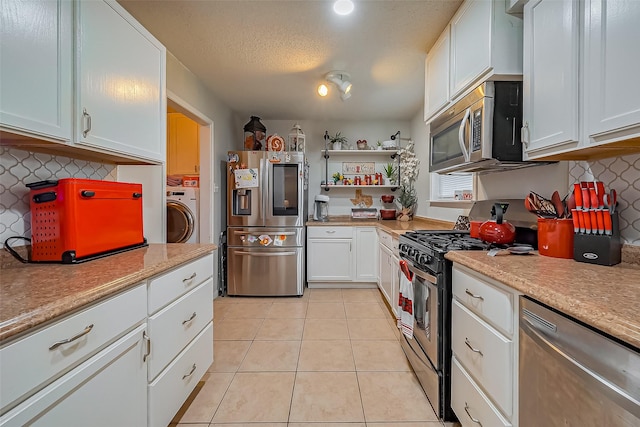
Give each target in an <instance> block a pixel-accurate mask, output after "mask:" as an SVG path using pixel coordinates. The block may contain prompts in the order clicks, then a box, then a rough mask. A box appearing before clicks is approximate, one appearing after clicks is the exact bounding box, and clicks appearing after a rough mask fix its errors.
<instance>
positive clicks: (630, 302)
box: [446, 247, 640, 348]
mask: <svg viewBox="0 0 640 427" xmlns="http://www.w3.org/2000/svg"><path fill="white" fill-rule="evenodd" d="M625 249H627V250H629V251H633V252H635V251H637V249H635V248H630V247H626V248H625ZM446 258H447V259H449V260H451V261H453V262H455V263H459V264H460V265H464V266H466V267H469V268H470V269H472V270H475V271H477V272H479V273H481V274H484V275H485V276H488V277H490V278H492V279H494V280H496V281H498V282H500V283H504V284H505V285H507V286H509V287H511V288H513V289H515V290H517V291H519V292H522V293H523V294H525V295H528V296H530V297H531V298H533V299H535V300H537V301H540V302H541V303H543V304H546V305H548V306H551V307H553V308H555V309H557V310H559V311H561V312H563V313H565V314H567V315H569V316H571V317H573V318H575V319H578V320H580V321H582V322H584V323H586V324H588V325H591V326H593V327H594V328H596V329H599V330H601V331H603V332H605V333H607V334H609V335H611V336H613V337H616V338H618V339H620V340H622V341H624V342H626V343H628V344H631V345H633V346H635V347H636V348H640V314H639V313H640V266H639V265H637V264H631V263H621V264H618V265H615V266H611V267H608V266H600V265H593V264H587V263H582V262H576V261H574V260H572V259H561V258H551V257H547V256H542V255H539V254H538V253H537V252H532V253H531V254H529V255H506V256H495V257H490V256H487V252H484V251H452V252H448V253H447V255H446Z"/></svg>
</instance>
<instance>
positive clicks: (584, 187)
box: [580, 181, 591, 211]
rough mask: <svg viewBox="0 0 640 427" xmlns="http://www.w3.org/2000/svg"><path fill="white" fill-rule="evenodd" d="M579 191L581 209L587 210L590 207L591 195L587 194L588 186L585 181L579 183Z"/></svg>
mask: <svg viewBox="0 0 640 427" xmlns="http://www.w3.org/2000/svg"><path fill="white" fill-rule="evenodd" d="M580 191H581V192H582V210H583V211H588V210H589V208H590V207H591V197H590V196H589V187H588V186H587V183H586V182H584V181H583V182H581V183H580Z"/></svg>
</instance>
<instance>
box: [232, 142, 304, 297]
mask: <svg viewBox="0 0 640 427" xmlns="http://www.w3.org/2000/svg"><path fill="white" fill-rule="evenodd" d="M307 194H308V166H307V164H306V162H305V158H304V154H303V153H299V152H272V151H231V152H229V153H228V156H227V293H228V295H251V296H285V295H302V294H303V291H304V282H305V226H304V224H305V220H306V217H307Z"/></svg>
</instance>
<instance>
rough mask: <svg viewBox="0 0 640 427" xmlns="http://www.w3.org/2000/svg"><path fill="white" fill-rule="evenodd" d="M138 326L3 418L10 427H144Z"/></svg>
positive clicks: (142, 328)
mask: <svg viewBox="0 0 640 427" xmlns="http://www.w3.org/2000/svg"><path fill="white" fill-rule="evenodd" d="M145 329H146V323H145V324H142V325H140V326H138V327H137V328H136V329H134V330H133V331H131V332H129V333H128V334H127V335H125V336H124V337H122V338H120V339H119V340H117V341H116V342H114V343H113V344H111V345H110V346H109V347H107V348H106V349H104V350H102V351H101V352H100V353H98V354H96V355H95V356H93V357H92V358H91V359H89V360H87V361H86V362H84V363H82V364H81V365H79V366H78V367H76V368H75V369H73V370H72V371H70V372H69V373H67V374H65V375H64V376H62V377H61V378H59V379H58V380H56V381H55V382H54V383H52V384H51V385H49V386H48V387H46V388H44V389H42V390H41V391H40V392H38V393H36V394H35V395H34V396H32V397H31V398H29V399H28V400H26V401H25V402H23V403H22V404H20V405H18V406H16V407H15V408H13V409H12V410H11V411H9V412H7V413H5V414H3V415H2V419H1V423H0V425H2V426H3V427H9V426H24V425H30V426H43V427H50V426H97V427H99V426H104V427H113V426H146V425H147V381H146V379H147V365H146V363H145V362H144V361H143V354H144V353H145V351H146V345H145V341H144V340H143V333H144V331H145Z"/></svg>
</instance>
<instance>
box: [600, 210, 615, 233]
mask: <svg viewBox="0 0 640 427" xmlns="http://www.w3.org/2000/svg"><path fill="white" fill-rule="evenodd" d="M602 216H603V217H604V218H603V220H604V234H606V235H607V236H611V234H613V231H612V230H613V225H612V224H611V212H609V210H608V209H605V210H604V211H603V213H602Z"/></svg>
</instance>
